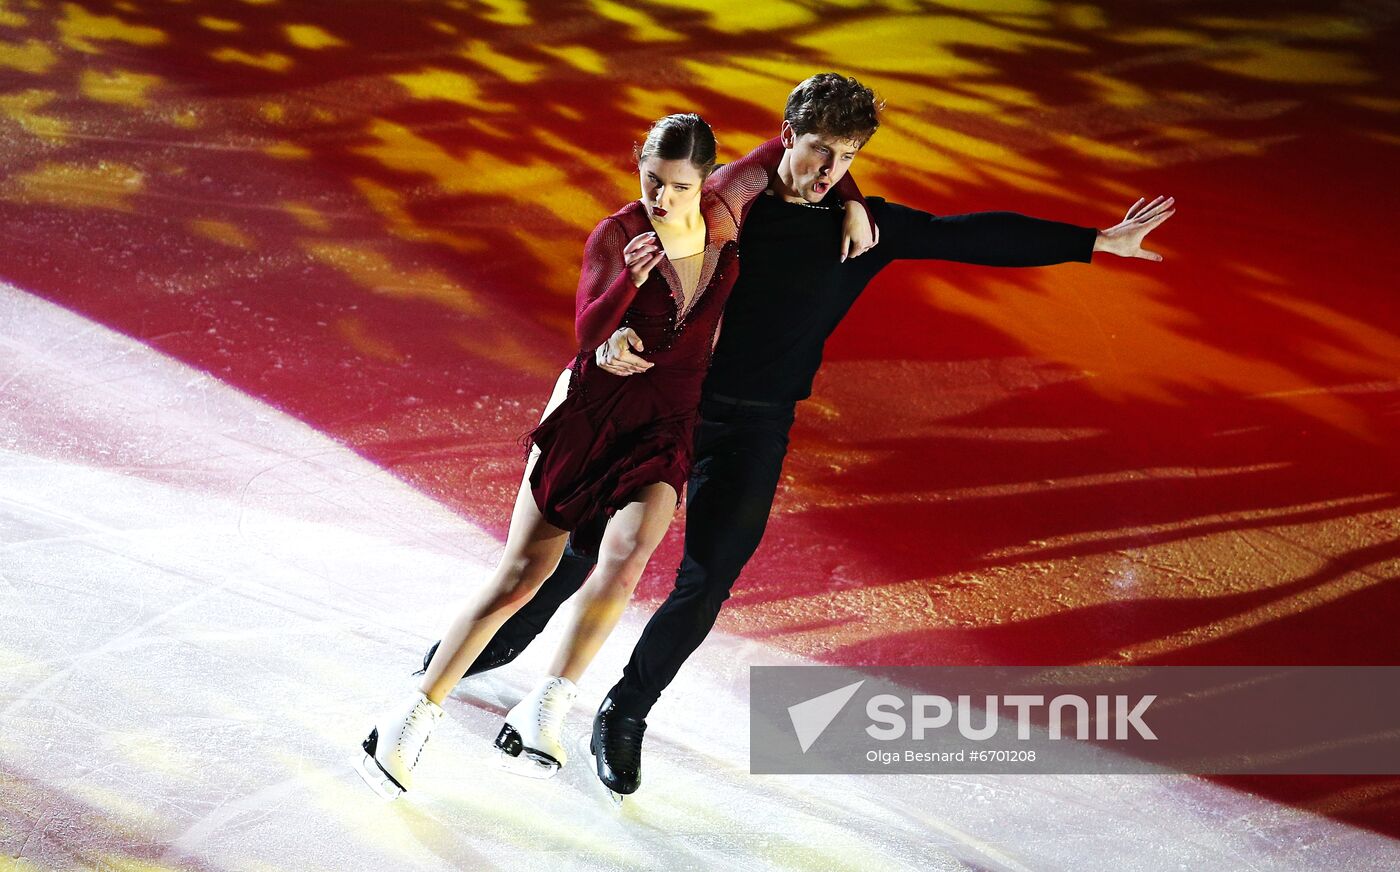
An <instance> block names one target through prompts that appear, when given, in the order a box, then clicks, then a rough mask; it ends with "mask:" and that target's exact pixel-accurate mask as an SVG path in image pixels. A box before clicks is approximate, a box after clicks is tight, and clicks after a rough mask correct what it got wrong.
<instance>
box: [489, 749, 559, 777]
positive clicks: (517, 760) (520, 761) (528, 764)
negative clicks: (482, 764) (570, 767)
mask: <svg viewBox="0 0 1400 872" xmlns="http://www.w3.org/2000/svg"><path fill="white" fill-rule="evenodd" d="M496 766H497V767H499V768H501V769H504V770H505V771H507V772H509V773H511V774H512V775H519V776H522V777H524V778H534V779H536V780H540V781H543V780H545V779H549V778H553V777H554V776H556V775H558V774H559V769H560V764H558V763H555V762H552V761H548V760H540V759H538V758H536V757H532V756H531V755H530V752H529V750H528V749H527V750H525V751H523V752H522V753H521V754H520V756H519V757H513V756H511V755H510V754H507V753H506V752H505V751H502V750H500V749H499V748H498V749H497V750H496Z"/></svg>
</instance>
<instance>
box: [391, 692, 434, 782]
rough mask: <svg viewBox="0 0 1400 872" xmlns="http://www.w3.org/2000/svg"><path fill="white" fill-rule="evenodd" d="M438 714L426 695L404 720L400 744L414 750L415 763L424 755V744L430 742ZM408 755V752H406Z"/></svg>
mask: <svg viewBox="0 0 1400 872" xmlns="http://www.w3.org/2000/svg"><path fill="white" fill-rule="evenodd" d="M437 718H438V716H437V714H436V713H435V712H434V711H433V704H432V703H431V702H430V701H429V700H428V699H427V698H426V697H425V698H423V699H422V700H419V702H418V704H417V705H415V706H414V707H413V711H411V712H409V713H408V718H407V719H406V720H405V721H404V724H403V731H402V732H400V733H399V744H400V746H401V747H403V748H404V750H405V751H412V752H413V763H412V764H411V765H413V766H417V765H418V758H419V757H421V756H422V755H423V746H424V745H426V744H428V735H429V734H430V733H431V732H432V728H433V725H434V724H436V723H437ZM404 756H405V757H407V756H408V755H407V754H404Z"/></svg>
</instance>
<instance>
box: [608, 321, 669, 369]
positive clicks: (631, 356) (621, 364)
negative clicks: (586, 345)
mask: <svg viewBox="0 0 1400 872" xmlns="http://www.w3.org/2000/svg"><path fill="white" fill-rule="evenodd" d="M641 350H642V337H640V336H638V335H637V331H635V330H633V329H632V328H631V327H623V328H622V329H620V330H616V331H614V332H613V335H611V336H609V337H608V341H607V342H604V343H603V344H602V345H599V346H598V349H597V350H596V351H594V352H593V360H594V361H595V362H596V363H597V364H598V368H599V369H601V370H603V371H604V372H610V373H612V374H613V375H636V374H637V373H639V372H646V371H647V370H649V369H651V368H652V367H653V366H655V364H653V363H652V362H651V361H649V360H643V359H642V358H640V357H638V356H637V355H636V354H635V353H634V352H637V351H641Z"/></svg>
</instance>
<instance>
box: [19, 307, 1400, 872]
mask: <svg viewBox="0 0 1400 872" xmlns="http://www.w3.org/2000/svg"><path fill="white" fill-rule="evenodd" d="M0 324H4V325H5V329H4V332H3V334H0V384H3V385H4V386H5V387H4V390H3V391H0V485H2V486H0V576H3V578H4V584H0V614H3V615H4V618H5V632H4V633H3V636H0V718H3V721H2V722H0V851H3V852H4V853H3V856H5V857H8V858H17V859H16V861H15V862H16V863H17V864H20V865H19V868H24V869H29V868H71V867H92V866H97V867H100V866H103V865H106V866H114V867H122V866H123V865H127V866H136V865H140V866H141V867H142V868H151V869H162V868H171V869H173V868H181V869H200V870H233V869H252V868H257V869H263V870H268V869H287V870H333V869H357V868H394V869H412V870H418V869H423V870H428V869H449V868H483V869H489V868H509V869H511V870H521V869H545V868H548V869H654V868H658V867H664V868H671V869H677V870H679V869H703V868H746V869H765V868H771V869H806V868H813V869H817V868H820V869H864V868H881V869H935V870H939V869H966V868H979V869H1005V870H1019V869H1037V870H1038V869H1047V868H1048V869H1054V868H1074V869H1118V868H1135V869H1166V868H1178V867H1179V866H1180V865H1182V864H1186V865H1187V866H1189V867H1191V868H1221V867H1228V868H1251V867H1253V868H1262V867H1265V866H1267V867H1268V868H1298V869H1304V868H1319V869H1321V868H1349V869H1364V868H1368V866H1367V865H1366V864H1367V863H1371V864H1372V865H1371V866H1370V867H1369V868H1384V867H1385V866H1386V865H1388V863H1387V861H1386V857H1387V854H1386V853H1385V852H1386V851H1388V850H1390V851H1391V853H1390V854H1389V857H1391V858H1393V857H1394V856H1395V854H1394V852H1393V850H1392V846H1390V845H1389V844H1388V843H1386V841H1385V840H1384V839H1382V838H1381V837H1378V836H1374V835H1372V834H1369V833H1366V832H1363V831H1358V830H1354V829H1350V828H1347V827H1345V826H1343V825H1340V824H1337V823H1335V822H1332V821H1329V820H1327V819H1325V818H1318V817H1314V816H1311V815H1308V814H1306V813H1304V812H1302V811H1299V810H1297V809H1292V808H1288V807H1282V806H1276V805H1273V804H1270V803H1267V802H1264V801H1262V800H1259V799H1257V798H1254V797H1251V796H1248V795H1245V794H1237V793H1233V792H1231V791H1227V790H1223V789H1220V788H1218V787H1216V786H1213V785H1210V784H1207V783H1204V782H1200V781H1198V780H1195V779H1187V778H1179V777H1165V778H1155V777H1141V776H1134V777H1127V778H1119V779H1104V778H1089V777H1058V778H1055V777H1039V778H1026V777H1022V778H1013V777H1005V778H992V777H984V778H974V777H961V776H959V777H952V776H949V777H930V778H912V777H900V776H889V777H882V778H824V777H801V778H797V777H770V776H752V775H749V774H748V772H747V761H748V747H747V743H748V725H747V684H746V681H747V671H746V669H745V666H746V665H747V664H750V663H774V662H794V661H792V660H791V659H789V658H786V657H785V655H782V654H780V653H778V652H775V651H774V650H772V649H769V648H766V647H765V646H763V645H761V644H759V643H756V642H753V641H749V640H745V639H740V638H734V637H726V636H723V635H716V636H715V637H713V638H712V639H711V640H710V641H709V642H708V643H707V644H706V646H705V647H704V648H702V649H701V652H700V654H699V655H697V656H698V659H697V660H696V661H695V662H693V663H692V664H691V665H690V666H689V667H688V668H687V671H686V673H684V674H683V676H682V678H681V679H680V680H679V682H678V684H677V685H676V686H675V688H674V689H673V690H674V692H673V693H671V694H668V696H667V698H666V699H665V700H663V701H662V702H661V704H659V705H658V706H657V707H656V709H655V711H654V712H653V715H652V717H651V718H650V723H651V728H650V729H649V731H648V735H647V739H646V745H645V748H644V758H645V759H644V767H643V783H642V788H641V790H640V791H639V792H638V793H637V794H636V795H634V796H632V797H630V798H629V799H628V800H627V802H626V804H625V805H624V806H623V807H622V808H621V809H613V808H610V807H608V804H607V803H605V802H604V801H602V800H601V799H600V797H599V795H598V793H597V787H596V785H595V784H594V780H595V778H594V776H593V774H592V771H591V767H590V765H589V764H590V763H591V761H590V760H589V759H588V758H587V757H586V756H577V755H573V756H571V758H570V760H569V762H568V765H567V766H565V767H564V769H563V770H562V771H561V772H560V773H559V775H558V776H557V777H556V778H554V779H551V780H549V781H535V780H530V779H526V778H520V777H517V776H514V775H511V774H510V773H506V772H502V771H500V770H499V769H497V768H496V766H495V765H494V763H493V761H494V755H495V751H494V749H493V747H492V743H491V740H492V737H494V736H495V735H496V733H497V731H498V730H499V728H500V723H501V718H502V716H503V714H504V712H505V711H506V710H507V709H509V707H510V706H511V705H513V704H514V703H515V702H516V701H518V700H519V699H520V697H521V696H523V695H524V694H525V693H526V692H527V691H528V690H529V688H530V687H531V686H533V684H534V682H535V681H536V680H537V678H538V676H539V675H540V674H541V673H542V671H543V669H544V668H545V665H546V663H547V661H548V655H549V649H550V646H551V645H552V644H553V642H554V641H555V640H556V639H557V635H556V634H557V628H555V629H553V630H551V632H549V633H547V634H546V636H545V637H544V638H543V639H541V643H540V644H538V645H536V646H533V647H532V648H531V649H530V650H529V651H527V652H526V654H525V655H524V656H523V657H522V658H521V659H520V660H519V661H517V663H516V664H513V665H512V666H510V667H507V668H504V669H502V670H499V671H498V672H495V673H492V674H490V675H487V676H482V677H480V678H479V679H475V680H473V681H470V682H464V683H463V685H462V686H461V688H459V690H458V691H457V692H456V694H454V696H453V698H452V699H450V700H448V703H447V706H446V708H447V711H448V715H449V719H448V720H447V721H446V722H444V723H443V725H442V726H441V728H440V729H439V730H438V731H437V732H436V733H435V734H434V736H433V739H432V741H431V742H430V743H429V745H428V747H427V748H426V749H425V751H424V756H423V765H422V766H421V767H420V770H421V775H419V776H418V778H417V783H416V786H415V790H414V791H413V792H412V793H411V794H410V795H409V796H407V797H405V798H403V799H401V800H399V801H398V802H395V803H384V802H382V801H380V800H378V799H377V798H376V797H374V795H373V794H372V793H371V792H370V791H369V790H368V789H367V788H365V787H364V786H363V784H362V783H361V782H360V779H359V778H358V777H357V776H356V775H355V774H354V772H353V771H352V770H351V768H350V760H351V759H352V757H353V755H354V754H355V753H356V752H357V750H358V742H359V741H360V740H361V739H362V738H363V737H364V734H365V732H366V731H367V728H368V725H369V723H370V722H371V720H372V718H373V716H374V714H375V713H376V712H377V711H379V710H380V709H382V708H384V707H386V706H391V705H393V704H394V703H395V702H396V701H397V700H398V699H399V698H401V696H402V695H403V694H404V693H407V692H408V691H409V689H410V688H412V687H413V683H414V679H413V678H411V677H410V676H409V673H410V672H411V671H413V670H414V669H416V668H417V666H418V662H419V660H420V658H421V654H422V651H423V649H424V648H425V647H426V644H427V642H428V641H430V640H431V639H432V638H436V636H435V635H434V634H435V633H436V632H437V631H438V630H440V629H441V626H440V625H441V623H442V621H443V617H444V615H446V614H448V613H449V612H450V610H451V608H452V607H454V606H455V605H456V603H457V602H458V601H460V598H461V597H462V596H463V595H464V594H465V593H466V592H467V591H468V590H470V588H471V586H472V585H474V584H476V583H479V581H480V580H481V579H482V578H483V577H484V575H485V573H486V572H487V571H488V569H489V566H490V562H491V559H492V558H493V557H494V554H495V549H496V548H497V547H498V545H497V543H495V542H493V541H492V540H490V539H489V537H486V536H484V535H483V534H482V533H481V532H480V531H478V530H475V529H473V528H472V527H471V526H470V525H468V524H466V523H465V522H463V521H462V520H461V519H460V518H457V517H455V516H453V515H452V514H451V513H449V512H447V511H446V510H444V509H443V508H442V507H440V506H439V505H437V504H435V503H433V502H432V501H431V500H428V499H426V498H424V497H422V496H421V495H420V494H417V493H416V492H414V491H412V490H411V489H409V488H407V487H405V486H404V485H402V484H401V483H400V482H398V481H397V480H396V479H394V478H393V477H392V476H390V475H388V474H387V473H385V472H384V471H382V470H380V469H378V468H376V467H374V466H372V465H371V464H368V463H366V462H364V461H362V460H360V459H359V458H357V457H356V456H355V455H353V454H352V453H351V452H349V451H347V450H345V449H344V448H343V447H341V446H338V445H336V444H334V443H333V442H331V441H330V440H328V439H325V438H324V437H322V436H320V435H319V434H317V433H315V432H313V431H311V430H309V429H308V428H306V427H305V426H303V425H301V424H299V423H298V422H296V421H294V420H291V419H289V418H286V417H285V416H283V415H281V414H280V413H278V412H276V411H275V410H272V409H269V408H267V407H266V406H263V405H261V404H259V403H257V402H255V401H253V400H251V399H249V398H247V397H244V396H242V395H240V394H238V393H236V392H234V391H232V390H230V389H228V388H227V387H225V386H223V385H221V384H220V383H218V382H217V381H215V380H212V379H210V378H209V377H208V376H207V375H204V374H201V373H198V372H196V371H193V370H190V369H188V368H186V367H183V366H181V365H179V364H178V363H175V362H173V361H171V360H169V359H168V358H165V357H162V356H161V355H159V354H157V353H155V352H153V351H151V350H149V349H147V348H145V347H144V346H141V345H140V344H138V343H135V342H133V341H131V340H129V339H126V338H125V337H122V336H120V335H117V334H114V333H111V332H109V331H106V330H104V329H102V328H98V327H94V326H93V325H91V324H89V323H88V322H85V321H83V320H82V319H81V318H78V317H77V316H75V315H73V314H71V313H69V312H66V311H64V310H62V309H59V308H57V307H54V306H51V305H49V304H47V303H44V302H42V301H40V300H38V299H36V298H34V297H31V296H28V295H26V294H23V293H21V292H18V291H15V290H13V289H7V288H0ZM643 617H644V615H640V614H637V613H636V612H632V613H629V614H628V615H627V616H626V618H625V619H624V624H623V626H622V628H621V629H620V630H619V632H618V633H617V635H616V637H615V638H614V640H613V642H612V643H610V644H609V645H608V646H606V647H605V649H604V651H603V653H602V655H601V656H600V660H599V662H598V663H597V664H596V666H595V668H594V669H593V670H592V671H591V672H590V674H589V676H587V677H586V678H585V680H584V682H583V683H582V693H581V694H580V697H579V701H578V703H577V705H576V706H575V709H574V711H573V712H572V713H571V715H570V717H569V721H568V727H567V730H568V733H567V734H566V738H568V739H570V740H572V739H573V737H574V736H576V735H580V734H584V733H586V732H587V730H588V729H589V726H590V722H591V718H592V714H593V711H594V709H595V708H596V706H597V703H598V701H599V700H600V699H601V697H602V694H603V693H604V692H605V691H606V689H607V686H608V685H609V684H610V683H611V680H612V678H613V677H614V676H615V675H616V673H617V672H618V671H619V670H620V668H621V665H622V662H623V661H624V659H625V657H626V655H627V652H628V649H629V648H630V646H631V643H632V641H633V640H635V638H636V636H637V633H638V631H639V629H640V626H641V621H642V618H643ZM556 623H562V621H561V622H556ZM1126 832H1133V833H1136V834H1138V835H1137V837H1136V838H1135V839H1134V842H1135V843H1134V844H1132V845H1125V844H1121V842H1122V838H1121V837H1122V834H1123V833H1126ZM1301 845H1307V846H1308V851H1307V852H1306V853H1300V852H1299V851H1298V848H1299V847H1300V846H1301ZM1285 858H1289V859H1285ZM1377 864H1379V865H1377Z"/></svg>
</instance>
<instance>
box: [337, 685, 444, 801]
mask: <svg viewBox="0 0 1400 872" xmlns="http://www.w3.org/2000/svg"><path fill="white" fill-rule="evenodd" d="M443 714H444V712H443V710H442V706H440V705H438V704H437V703H435V702H433V701H432V700H430V699H428V698H427V697H426V696H424V695H423V694H422V693H416V692H415V693H414V695H413V699H412V700H411V701H410V702H409V704H408V705H407V706H406V707H405V708H403V709H401V710H399V712H398V713H397V714H396V715H395V716H393V717H388V718H381V719H379V721H378V722H377V723H376V724H375V725H374V728H373V729H371V730H370V732H369V737H368V738H366V739H365V740H364V742H362V743H361V744H360V747H362V748H364V751H365V753H364V756H362V757H361V758H360V759H359V760H357V761H356V765H355V770H356V771H357V772H359V773H360V777H361V778H363V779H364V780H365V783H366V784H368V785H369V786H370V789H372V790H373V791H374V792H375V793H377V794H379V795H380V796H382V797H384V798H385V799H398V798H399V797H400V796H401V795H403V793H404V792H405V791H407V790H408V789H409V788H410V787H412V786H413V767H414V766H417V765H418V757H419V755H421V754H422V753H423V746H424V745H425V744H427V742H428V737H429V736H431V735H432V734H433V728H434V727H436V726H437V724H438V721H440V720H442V717H443Z"/></svg>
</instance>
